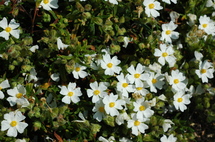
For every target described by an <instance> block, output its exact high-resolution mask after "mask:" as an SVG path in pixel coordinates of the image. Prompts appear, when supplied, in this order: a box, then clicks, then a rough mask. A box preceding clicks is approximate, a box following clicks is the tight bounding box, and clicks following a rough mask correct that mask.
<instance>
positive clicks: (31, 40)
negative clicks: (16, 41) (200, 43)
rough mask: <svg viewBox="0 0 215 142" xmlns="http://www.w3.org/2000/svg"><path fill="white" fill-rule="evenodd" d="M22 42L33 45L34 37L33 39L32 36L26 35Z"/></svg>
mask: <svg viewBox="0 0 215 142" xmlns="http://www.w3.org/2000/svg"><path fill="white" fill-rule="evenodd" d="M22 42H23V45H31V44H32V43H33V39H32V37H30V36H29V37H25V38H24V39H23V40H22Z"/></svg>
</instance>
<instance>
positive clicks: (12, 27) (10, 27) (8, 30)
mask: <svg viewBox="0 0 215 142" xmlns="http://www.w3.org/2000/svg"><path fill="white" fill-rule="evenodd" d="M0 27H2V28H3V29H4V30H3V31H2V32H0V37H3V38H5V40H8V39H9V35H10V34H11V35H12V36H14V37H15V38H17V39H18V38H19V33H20V30H17V28H18V27H19V23H16V22H15V20H14V19H12V20H11V21H10V23H9V24H8V23H7V19H6V18H5V17H4V18H3V19H2V20H1V21H0Z"/></svg>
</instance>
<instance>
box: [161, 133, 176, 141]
mask: <svg viewBox="0 0 215 142" xmlns="http://www.w3.org/2000/svg"><path fill="white" fill-rule="evenodd" d="M176 140H177V138H176V137H174V136H173V134H171V135H170V136H169V137H168V138H167V136H166V135H163V136H162V137H161V138H160V141H161V142H176Z"/></svg>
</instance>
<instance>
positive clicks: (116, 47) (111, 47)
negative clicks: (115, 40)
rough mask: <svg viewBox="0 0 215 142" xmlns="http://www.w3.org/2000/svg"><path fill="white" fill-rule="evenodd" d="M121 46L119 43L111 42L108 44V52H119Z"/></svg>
mask: <svg viewBox="0 0 215 142" xmlns="http://www.w3.org/2000/svg"><path fill="white" fill-rule="evenodd" d="M120 49H121V47H120V46H119V45H115V44H111V45H110V52H111V54H114V53H117V52H119V51H120Z"/></svg>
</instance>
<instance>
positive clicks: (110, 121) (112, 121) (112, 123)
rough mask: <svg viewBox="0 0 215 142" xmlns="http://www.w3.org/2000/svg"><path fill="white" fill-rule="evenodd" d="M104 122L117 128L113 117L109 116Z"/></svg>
mask: <svg viewBox="0 0 215 142" xmlns="http://www.w3.org/2000/svg"><path fill="white" fill-rule="evenodd" d="M104 122H105V123H106V124H107V125H109V126H111V127H114V126H115V119H114V117H112V116H109V115H107V117H105V118H104Z"/></svg>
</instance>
